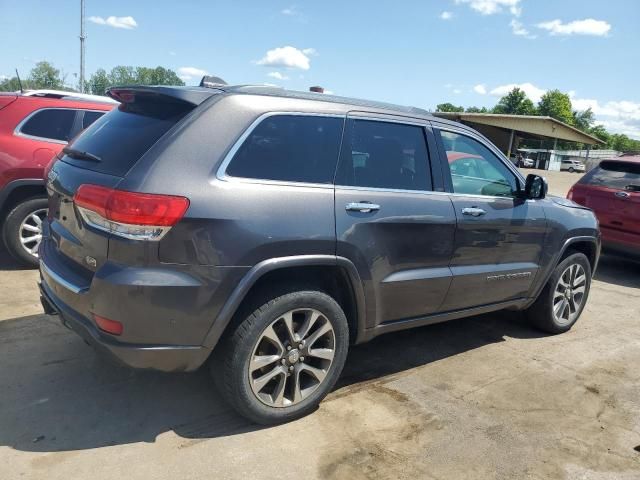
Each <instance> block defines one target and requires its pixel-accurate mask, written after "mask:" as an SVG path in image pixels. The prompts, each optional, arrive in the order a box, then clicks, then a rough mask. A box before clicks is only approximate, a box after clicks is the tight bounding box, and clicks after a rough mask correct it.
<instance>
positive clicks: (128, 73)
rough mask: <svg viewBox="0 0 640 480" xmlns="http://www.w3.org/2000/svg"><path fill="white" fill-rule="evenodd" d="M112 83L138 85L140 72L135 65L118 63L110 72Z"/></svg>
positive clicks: (110, 81)
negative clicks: (129, 65) (138, 72)
mask: <svg viewBox="0 0 640 480" xmlns="http://www.w3.org/2000/svg"><path fill="white" fill-rule="evenodd" d="M109 83H110V85H136V84H138V74H137V72H136V69H135V68H133V67H127V66H124V65H118V66H116V67H113V68H112V69H111V72H109Z"/></svg>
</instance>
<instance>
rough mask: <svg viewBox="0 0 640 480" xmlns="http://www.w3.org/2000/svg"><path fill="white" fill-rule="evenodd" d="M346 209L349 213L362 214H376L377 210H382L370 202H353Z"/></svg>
mask: <svg viewBox="0 0 640 480" xmlns="http://www.w3.org/2000/svg"><path fill="white" fill-rule="evenodd" d="M345 209H346V210H347V211H348V212H362V213H370V212H375V211H376V210H380V205H376V204H375V203H369V202H352V203H347V206H346V207H345Z"/></svg>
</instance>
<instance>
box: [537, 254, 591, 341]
mask: <svg viewBox="0 0 640 480" xmlns="http://www.w3.org/2000/svg"><path fill="white" fill-rule="evenodd" d="M590 288H591V264H590V263H589V260H588V259H587V257H586V256H585V255H584V254H583V253H580V252H575V253H571V254H570V255H568V256H567V257H566V258H564V259H563V260H562V261H561V262H560V263H559V264H558V265H557V266H556V268H555V269H554V271H553V273H552V274H551V278H549V281H548V282H547V284H546V285H545V287H544V289H543V290H542V292H541V293H540V295H539V296H538V298H537V299H536V301H535V302H534V303H533V305H531V306H530V307H529V308H528V309H527V310H525V315H526V317H527V319H528V320H529V322H531V323H532V324H533V325H535V326H536V327H537V328H539V329H540V330H543V331H545V332H547V333H552V334H558V333H564V332H567V331H569V330H570V329H571V327H573V325H574V324H575V323H576V322H577V321H578V318H580V315H581V314H582V310H583V309H584V306H585V305H586V303H587V299H588V297H589V289H590Z"/></svg>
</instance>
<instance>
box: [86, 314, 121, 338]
mask: <svg viewBox="0 0 640 480" xmlns="http://www.w3.org/2000/svg"><path fill="white" fill-rule="evenodd" d="M93 318H94V320H95V321H96V324H97V325H98V328H99V329H100V330H102V331H103V332H107V333H110V334H111V335H122V331H123V330H124V327H123V326H122V323H120V322H118V321H117V320H110V319H108V318H105V317H100V316H98V315H95V314H94V315H93Z"/></svg>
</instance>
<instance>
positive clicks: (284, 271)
mask: <svg viewBox="0 0 640 480" xmlns="http://www.w3.org/2000/svg"><path fill="white" fill-rule="evenodd" d="M299 290H318V291H321V292H324V293H326V294H328V295H329V296H331V297H332V298H333V299H334V300H335V301H336V302H337V303H338V304H339V305H340V307H341V308H342V309H343V311H344V313H345V315H346V317H347V322H348V324H349V337H350V340H351V343H359V342H360V341H361V340H362V336H363V334H364V330H365V298H364V290H363V287H362V282H361V279H360V276H359V274H358V271H357V269H356V267H355V266H354V265H353V263H352V262H351V261H349V260H347V259H346V258H343V257H335V256H332V255H302V256H293V257H281V258H274V259H269V260H265V261H263V262H260V263H259V264H257V265H256V266H254V267H253V268H252V269H251V270H250V271H249V272H248V273H247V274H246V275H245V277H244V278H243V279H242V280H241V281H240V283H239V284H238V285H237V286H236V288H235V289H234V291H233V292H232V294H231V295H230V296H229V298H228V300H227V302H226V303H225V305H224V306H223V307H222V309H221V310H220V313H219V314H218V316H217V318H216V319H215V320H214V323H213V325H212V327H211V329H210V330H209V332H208V334H207V336H206V337H205V340H204V342H203V344H204V345H205V346H207V347H210V348H214V347H215V345H216V344H217V343H218V341H219V340H220V338H221V337H222V336H223V335H225V334H227V333H228V332H229V331H231V330H233V325H234V322H236V321H237V320H238V319H243V318H244V316H246V315H244V314H245V313H247V312H251V311H252V308H254V307H256V305H258V306H259V305H260V304H261V302H262V303H264V300H265V299H266V298H267V297H270V296H271V297H273V296H277V295H282V294H286V293H291V292H293V291H299Z"/></svg>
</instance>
